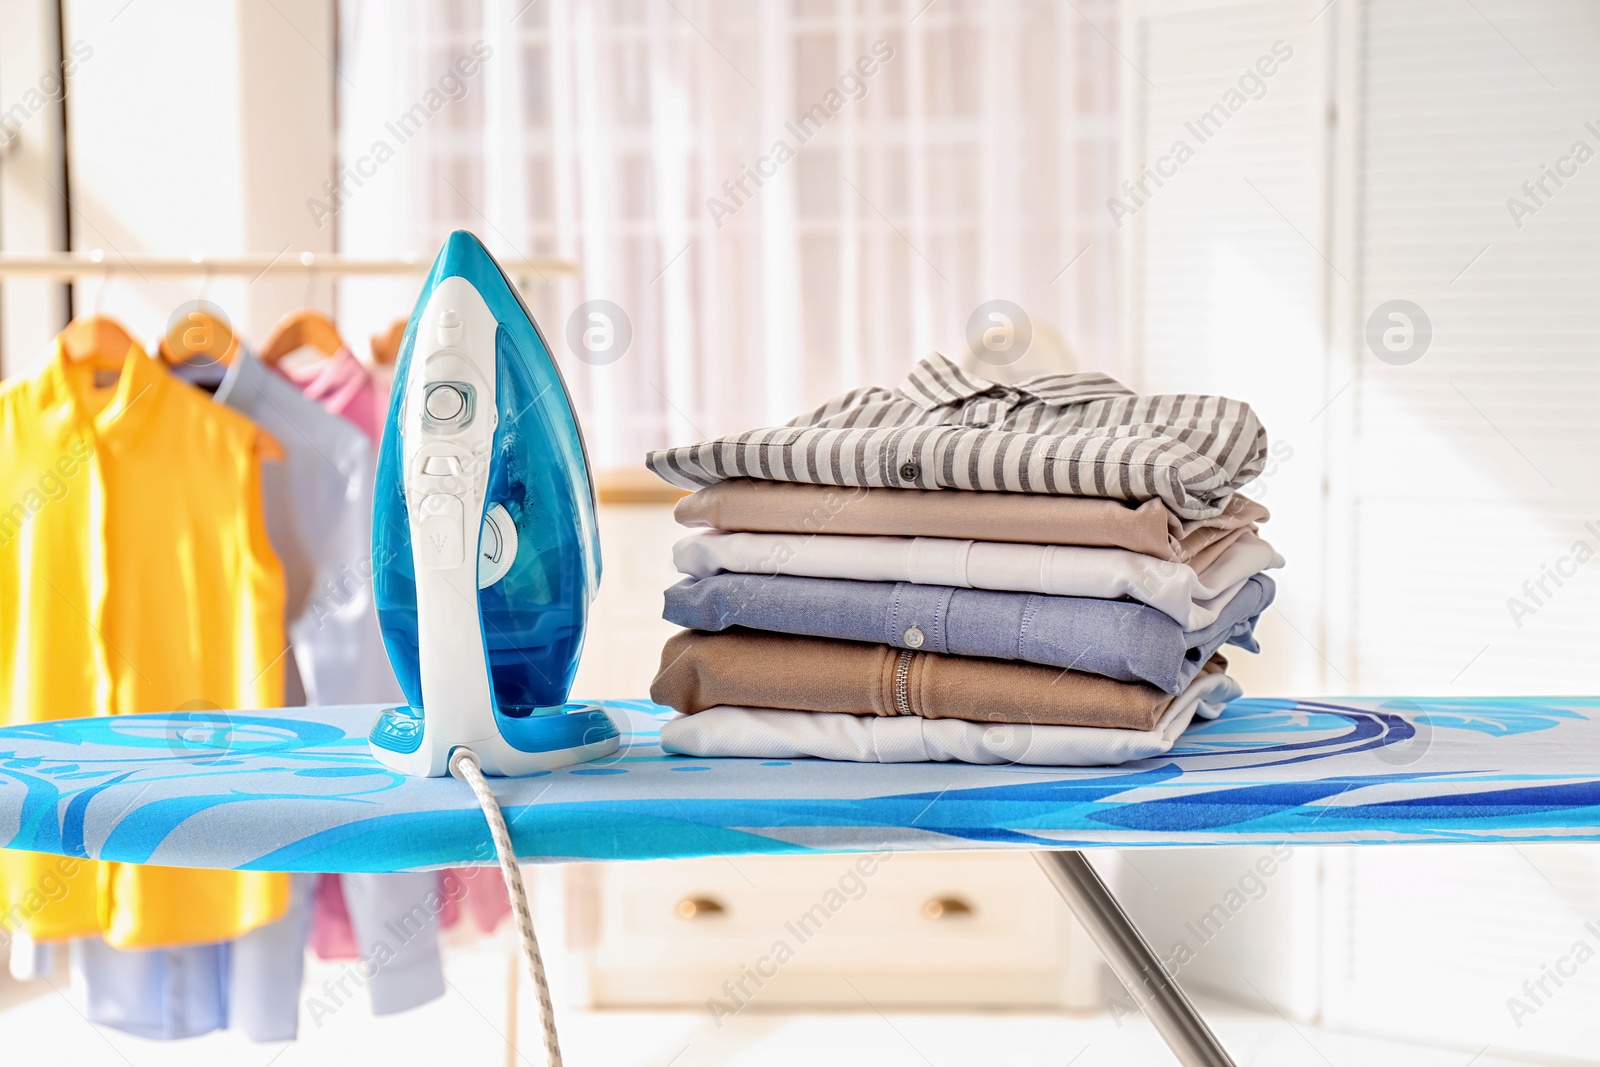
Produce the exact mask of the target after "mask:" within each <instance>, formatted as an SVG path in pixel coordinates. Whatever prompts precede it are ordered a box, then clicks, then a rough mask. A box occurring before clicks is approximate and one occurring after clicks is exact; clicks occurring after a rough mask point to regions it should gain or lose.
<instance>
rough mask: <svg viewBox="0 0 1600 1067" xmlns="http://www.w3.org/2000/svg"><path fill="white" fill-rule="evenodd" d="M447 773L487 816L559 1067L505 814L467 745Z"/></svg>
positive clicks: (551, 1057)
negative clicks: (467, 790)
mask: <svg viewBox="0 0 1600 1067" xmlns="http://www.w3.org/2000/svg"><path fill="white" fill-rule="evenodd" d="M450 773H451V775H452V776H454V777H456V778H459V779H461V780H462V781H463V782H466V783H467V785H469V786H471V787H472V792H473V795H475V796H476V797H477V798H478V806H479V807H481V808H483V817H484V818H485V819H486V820H488V823H489V835H490V836H491V837H492V838H494V850H495V853H496V854H497V855H498V856H499V857H500V873H501V874H503V875H504V876H505V879H506V890H507V892H508V893H509V894H510V896H511V910H512V912H513V913H514V914H515V915H516V919H517V935H518V936H519V938H520V939H521V941H522V955H523V958H525V959H526V960H527V961H528V973H529V974H531V975H532V976H533V989H534V992H535V993H536V994H537V995H538V998H539V1022H540V1024H541V1025H542V1026H543V1028H544V1055H545V1063H546V1064H547V1067H561V1043H560V1042H559V1041H558V1040H557V1039H556V1011H555V1006H554V1005H553V1004H552V1003H551V1001H550V983H549V981H548V980H547V979H546V978H545V974H544V957H543V956H541V955H540V954H539V939H538V937H536V936H535V935H534V932H533V915H532V913H531V912H530V911H529V910H528V891H527V889H526V888H524V886H523V884H522V869H521V868H520V867H518V866H517V853H516V851H515V850H514V849H513V848H512V847H511V831H510V830H509V829H508V828H507V827H506V817H505V814H504V813H503V812H502V811H501V810H500V803H499V801H497V800H495V798H494V791H493V790H491V789H490V788H489V782H488V779H486V778H485V777H484V775H483V767H482V766H481V765H480V764H479V763H478V757H477V756H476V755H475V754H474V753H473V752H472V750H471V749H468V748H458V749H456V750H455V751H454V752H452V753H451V754H450Z"/></svg>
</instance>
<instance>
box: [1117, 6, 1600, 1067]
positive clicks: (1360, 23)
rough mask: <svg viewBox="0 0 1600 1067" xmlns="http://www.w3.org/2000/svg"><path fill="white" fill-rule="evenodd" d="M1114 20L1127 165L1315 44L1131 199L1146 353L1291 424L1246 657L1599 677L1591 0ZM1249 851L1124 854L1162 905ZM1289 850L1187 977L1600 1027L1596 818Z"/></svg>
mask: <svg viewBox="0 0 1600 1067" xmlns="http://www.w3.org/2000/svg"><path fill="white" fill-rule="evenodd" d="M1125 26H1126V30H1125V38H1124V40H1125V41H1126V42H1127V47H1126V48H1125V49H1124V51H1125V52H1126V53H1127V54H1128V56H1129V60H1130V64H1129V69H1128V71H1127V76H1126V77H1125V80H1124V84H1125V85H1126V86H1128V87H1129V88H1128V93H1127V99H1128V101H1129V115H1130V119H1131V120H1132V122H1133V127H1132V128H1133V129H1134V130H1135V131H1136V133H1135V134H1134V135H1133V136H1131V137H1130V138H1129V143H1130V146H1132V147H1134V148H1135V149H1136V150H1137V151H1140V152H1142V153H1143V155H1142V156H1141V157H1136V158H1134V159H1132V160H1130V161H1129V163H1128V164H1126V167H1127V169H1128V170H1129V171H1130V173H1131V174H1132V175H1134V176H1135V177H1137V176H1138V175H1139V174H1140V173H1141V170H1140V168H1141V167H1142V166H1143V165H1144V163H1146V162H1149V161H1151V159H1152V158H1154V159H1160V158H1161V156H1162V155H1164V154H1170V149H1171V145H1170V143H1169V142H1171V141H1173V140H1175V139H1179V138H1183V137H1185V136H1187V137H1188V139H1189V140H1190V141H1191V142H1194V141H1196V140H1198V139H1199V138H1198V137H1197V136H1196V135H1195V134H1194V133H1193V132H1192V131H1190V130H1189V128H1188V127H1187V126H1186V125H1185V124H1186V123H1192V122H1194V121H1195V120H1196V118H1197V117H1198V116H1199V115H1200V114H1201V113H1202V112H1203V111H1205V110H1207V109H1209V108H1210V106H1211V104H1212V103H1213V102H1214V101H1216V100H1220V99H1222V96H1223V94H1224V92H1225V90H1226V88H1227V85H1228V83H1229V81H1230V80H1231V79H1233V78H1235V77H1236V74H1237V72H1238V71H1240V70H1242V69H1243V67H1244V66H1245V64H1246V63H1248V62H1249V61H1250V59H1251V58H1253V54H1260V53H1264V52H1265V51H1266V50H1267V48H1268V47H1269V45H1270V43H1271V42H1272V41H1273V40H1276V39H1280V38H1281V39H1282V40H1284V41H1285V42H1287V43H1288V44H1289V45H1290V46H1291V47H1293V49H1294V57H1293V58H1292V60H1290V61H1289V62H1287V63H1283V64H1281V65H1280V66H1279V68H1278V71H1277V73H1276V74H1274V75H1273V80H1272V81H1271V82H1270V83H1269V87H1268V89H1267V90H1266V91H1265V92H1261V93H1259V99H1254V98H1251V94H1249V93H1246V94H1244V95H1245V97H1246V99H1245V101H1244V102H1242V103H1241V104H1240V106H1239V107H1238V108H1237V109H1236V110H1231V111H1230V114H1229V115H1228V117H1227V118H1226V120H1225V121H1222V122H1220V123H1219V124H1218V125H1219V128H1218V129H1217V130H1215V131H1209V130H1202V131H1201V132H1203V133H1210V136H1208V138H1207V139H1206V142H1205V144H1204V145H1203V146H1202V147H1200V148H1199V150H1198V151H1197V152H1196V153H1195V155H1194V157H1193V159H1190V160H1187V161H1185V162H1183V163H1182V164H1181V165H1179V166H1177V167H1176V168H1175V170H1176V173H1175V174H1174V175H1173V176H1172V177H1170V178H1167V179H1165V181H1166V184H1165V185H1163V186H1161V187H1160V188H1158V189H1154V190H1153V191H1152V192H1151V194H1150V195H1149V196H1147V197H1145V198H1144V199H1145V201H1146V202H1145V203H1144V204H1142V205H1138V210H1137V211H1136V212H1135V213H1134V214H1132V215H1131V216H1130V217H1128V218H1127V219H1126V220H1125V230H1126V231H1127V232H1128V239H1129V245H1128V247H1129V250H1130V253H1129V260H1128V274H1129V278H1130V285H1129V290H1130V292H1129V295H1130V301H1129V317H1128V329H1127V336H1128V339H1129V352H1130V361H1131V363H1132V365H1133V366H1134V367H1135V368H1136V369H1137V375H1138V377H1139V378H1140V382H1141V384H1142V385H1143V386H1144V387H1145V388H1147V389H1154V388H1162V389H1165V388H1170V387H1174V386H1177V385H1186V386H1190V387H1205V388H1212V389H1219V390H1221V391H1224V392H1230V393H1234V394H1236V395H1241V396H1244V397H1247V398H1248V399H1249V400H1250V401H1251V402H1252V403H1253V404H1255V405H1256V406H1257V407H1258V408H1259V409H1260V410H1261V412H1262V414H1263V417H1264V418H1265V420H1266V423H1267V426H1268V429H1269V431H1270V432H1271V434H1272V437H1273V439H1274V441H1275V442H1278V443H1280V444H1281V445H1285V446H1287V448H1289V449H1290V450H1292V454H1290V455H1287V456H1285V457H1284V458H1283V461H1282V462H1280V463H1279V464H1277V466H1276V469H1275V472H1274V473H1273V474H1271V475H1269V476H1267V477H1265V478H1263V479H1262V484H1261V485H1260V486H1257V487H1255V488H1254V491H1255V492H1257V493H1258V495H1261V496H1262V497H1263V499H1264V500H1265V501H1266V502H1267V503H1268V504H1269V506H1271V507H1272V509H1273V511H1274V516H1273V520H1272V522H1271V524H1270V525H1269V527H1268V532H1269V535H1270V536H1271V538H1272V540H1273V541H1274V542H1275V543H1277V544H1278V545H1280V547H1281V548H1282V549H1283V551H1284V553H1285V555H1286V556H1288V557H1289V562H1290V565H1289V567H1288V568H1287V569H1286V570H1284V571H1283V572H1281V578H1280V579H1279V581H1280V588H1281V589H1282V594H1281V596H1280V600H1279V603H1278V605H1277V606H1275V608H1274V609H1273V610H1272V612H1271V613H1270V614H1269V618H1268V620H1267V621H1266V622H1265V623H1264V625H1263V627H1262V635H1263V643H1264V644H1266V645H1268V646H1269V647H1268V650H1267V653H1266V654H1265V655H1263V656H1262V657H1260V658H1259V660H1258V661H1257V662H1247V663H1245V664H1243V666H1242V670H1241V673H1246V672H1248V673H1247V677H1246V682H1247V689H1250V690H1253V691H1255V692H1257V693H1288V692H1296V693H1323V694H1337V693H1367V694H1396V695H1401V694H1408V693H1410V694H1416V693H1421V694H1430V695H1445V696H1448V695H1454V694H1461V695H1466V694H1474V693H1489V694H1493V693H1513V692H1514V693H1533V694H1538V693H1572V692H1589V693H1592V692H1595V691H1596V690H1597V688H1600V655H1597V653H1600V598H1597V597H1596V592H1597V591H1600V584H1597V583H1600V561H1596V562H1591V559H1592V558H1594V557H1600V480H1597V479H1596V478H1595V476H1594V474H1593V468H1594V465H1595V461H1596V458H1597V457H1600V430H1597V428H1596V427H1597V423H1596V419H1595V413H1596V412H1597V411H1600V303H1597V301H1596V300H1595V293H1596V292H1600V242H1597V240H1596V239H1597V238H1600V163H1596V162H1592V161H1591V160H1592V159H1593V158H1595V156H1596V154H1600V91H1597V90H1600V71H1597V68H1596V67H1595V64H1594V63H1593V56H1594V52H1595V49H1596V46H1597V45H1600V8H1596V7H1595V6H1594V5H1592V4H1587V3H1581V2H1578V0H1547V2H1541V3H1538V4H1516V3H1510V2H1505V0H1501V2H1494V0H1474V2H1473V3H1458V2H1455V0H1366V2H1365V3H1350V2H1348V0H1337V2H1335V3H1332V4H1325V3H1324V0H1310V2H1301V0H1282V2H1270V3H1259V4H1243V5H1240V4H1226V3H1204V2H1198V0H1191V2H1183V0H1162V2H1157V0H1148V2H1144V3H1139V4H1135V5H1132V6H1131V7H1130V8H1129V9H1128V11H1127V12H1126V14H1125ZM1302 61H1303V62H1302ZM1135 64H1137V66H1138V68H1139V69H1133V68H1134V65H1135ZM1252 87H1253V83H1252ZM1580 143H1581V147H1580ZM1169 169H1170V168H1169ZM1524 183H1528V184H1527V185H1525V184H1524ZM1397 301H1403V302H1405V303H1394V302H1397ZM1395 316H1399V317H1395ZM1424 341H1425V342H1426V343H1425V344H1424ZM1481 727H1482V728H1483V729H1495V728H1496V726H1495V725H1494V724H1491V723H1483V724H1481ZM1248 858H1249V857H1247V856H1244V855H1242V854H1240V853H1236V852H1216V853H1207V854H1205V855H1204V856H1183V855H1178V854H1173V855H1161V856H1152V857H1135V859H1136V861H1137V863H1138V865H1139V867H1140V871H1139V872H1137V873H1136V874H1129V873H1127V872H1124V877H1123V879H1122V883H1121V884H1122V886H1123V889H1124V891H1125V892H1126V893H1128V895H1129V897H1130V905H1131V906H1132V907H1133V909H1134V910H1135V911H1136V912H1137V913H1139V914H1140V917H1141V919H1145V918H1146V915H1147V914H1148V916H1149V921H1151V922H1152V923H1154V924H1155V925H1154V926H1153V927H1152V929H1154V930H1155V931H1156V932H1157V938H1158V941H1159V939H1160V937H1161V936H1162V934H1161V932H1160V931H1161V929H1162V928H1161V926H1160V924H1161V922H1162V921H1163V919H1162V914H1161V909H1159V908H1157V907H1154V906H1153V905H1154V903H1155V901H1156V900H1160V901H1161V902H1163V903H1164V905H1165V910H1166V912H1167V914H1168V916H1169V917H1170V915H1171V914H1173V913H1176V914H1177V915H1178V916H1180V917H1181V916H1183V915H1187V914H1191V913H1193V911H1194V909H1192V908H1189V909H1188V910H1185V909H1186V906H1187V903H1188V902H1187V901H1186V900H1184V899H1182V898H1181V896H1180V898H1178V899H1175V898H1174V897H1173V896H1172V894H1171V893H1170V892H1166V893H1156V892H1155V891H1154V890H1151V891H1149V892H1146V891H1145V889H1144V887H1145V886H1148V885H1152V884H1155V885H1166V886H1173V885H1189V884H1195V885H1204V884H1212V883H1216V884H1222V883H1223V882H1226V881H1227V880H1228V878H1229V877H1230V875H1231V876H1233V877H1236V876H1237V874H1238V871H1239V870H1242V869H1244V866H1245V864H1246V861H1247V860H1248ZM1230 865H1231V866H1230ZM1284 870H1285V871H1286V872H1289V871H1292V872H1294V873H1295V874H1296V877H1294V878H1290V879H1280V880H1278V881H1277V882H1275V883H1274V884H1273V885H1272V886H1271V887H1270V891H1269V892H1268V893H1267V894H1266V895H1265V896H1264V897H1263V899H1262V900H1261V901H1260V902H1258V903H1254V904H1252V907H1251V909H1250V913H1249V915H1247V916H1245V917H1243V919H1242V920H1241V921H1240V922H1239V923H1237V924H1235V925H1234V926H1232V927H1230V929H1229V930H1228V931H1226V932H1225V934H1224V935H1223V937H1222V938H1221V939H1220V940H1219V942H1218V944H1217V945H1216V946H1213V947H1208V949H1207V950H1206V952H1204V953H1202V954H1200V955H1199V957H1198V958H1197V959H1196V960H1195V961H1194V963H1193V964H1192V965H1191V966H1190V967H1189V968H1188V969H1186V971H1185V978H1186V980H1188V981H1191V982H1192V983H1194V984H1200V985H1205V986H1208V987H1209V988H1211V989H1213V990H1217V991H1221V992H1224V993H1227V994H1230V995H1233V996H1236V997H1238V998H1240V999H1245V1000H1259V999H1261V998H1262V997H1266V998H1267V999H1269V1000H1272V1001H1273V1002H1274V1005H1275V1006H1276V1007H1278V1008H1280V1010H1284V1011H1285V1013H1286V1014H1288V1015H1291V1016H1292V1017H1296V1018H1304V1019H1310V1018H1318V1017H1320V1019H1321V1020H1322V1021H1323V1022H1324V1023H1326V1024H1328V1025H1331V1026H1335V1027H1342V1028H1348V1029H1352V1030H1365V1031H1375V1032H1383V1033H1387V1034H1392V1035H1399V1036H1404V1037H1411V1038H1414V1039H1417V1040H1423V1041H1428V1042H1430V1043H1436V1044H1445V1045H1456V1046H1459V1047H1461V1048H1463V1049H1464V1050H1466V1051H1467V1053H1468V1054H1471V1053H1476V1052H1478V1051H1480V1050H1481V1049H1483V1048H1484V1047H1485V1046H1486V1045H1491V1044H1492V1045H1493V1046H1495V1047H1496V1048H1507V1049H1520V1050H1525V1051H1530V1052H1540V1053H1548V1054H1562V1055H1568V1056H1579V1055H1584V1056H1587V1055H1591V1054H1592V1036H1589V1035H1592V1031H1589V1030H1587V1029H1586V1027H1588V1026H1589V1020H1590V1019H1592V1006H1593V1004H1594V1002H1595V998H1596V997H1597V996H1600V971H1596V972H1595V973H1594V974H1593V975H1591V974H1590V973H1589V971H1588V970H1585V969H1584V968H1582V967H1581V966H1577V967H1575V953H1576V955H1579V956H1582V955H1584V953H1583V952H1579V951H1578V950H1577V948H1576V946H1577V945H1578V944H1579V943H1585V944H1586V945H1587V949H1588V951H1595V952H1600V932H1597V931H1600V924H1597V928H1590V927H1589V926H1587V925H1586V923H1587V922H1589V921H1591V920H1594V919H1595V918H1596V917H1597V916H1600V912H1597V911H1596V909H1595V908H1594V906H1593V901H1594V900H1596V899H1600V896H1597V893H1600V869H1597V867H1596V861H1595V860H1594V859H1593V856H1592V849H1588V848H1585V847H1576V846H1574V847H1566V846H1560V845H1543V846H1536V847H1535V846H1524V847H1521V848H1494V847H1484V848H1476V849H1468V850H1454V849H1452V850H1440V849H1428V848H1402V847H1396V848H1385V849H1377V850H1374V849H1350V850H1335V851H1331V852H1324V851H1318V850H1301V851H1300V852H1299V853H1297V854H1296V857H1295V859H1294V860H1293V861H1292V862H1291V863H1289V864H1287V865H1285V867H1284ZM1307 872H1310V873H1309V874H1307ZM1302 874H1307V876H1305V877H1300V875H1302ZM1201 895H1203V893H1202V894H1201ZM1146 898H1149V899H1146ZM1197 902H1198V901H1197ZM1141 908H1143V909H1144V910H1143V911H1140V909H1141ZM1169 925H1170V926H1171V928H1172V930H1179V929H1181V925H1180V924H1177V922H1176V920H1173V922H1172V923H1169ZM1308 925H1309V926H1310V927H1311V928H1313V929H1315V931H1316V936H1315V937H1313V938H1310V939H1307V938H1306V937H1305V936H1304V934H1305V931H1306V928H1307V926H1308ZM1558 964H1559V965H1560V966H1562V967H1563V968H1564V970H1563V971H1562V975H1563V976H1564V977H1563V982H1564V983H1565V985H1564V987H1563V986H1561V985H1557V984H1555V983H1553V982H1552V981H1551V980H1549V979H1548V978H1545V975H1546V973H1547V972H1548V970H1549V969H1550V968H1553V967H1556V966H1557V965H1558ZM1567 970H1575V975H1569V974H1567V973H1566V971H1567ZM1540 979H1544V986H1543V990H1544V991H1545V992H1541V991H1540V986H1539V985H1538V984H1537V983H1538V982H1539V981H1540ZM1525 980H1527V981H1529V982H1531V983H1534V984H1533V987H1532V988H1533V989H1534V993H1533V994H1532V996H1530V994H1529V993H1528V991H1527V990H1526V989H1525V988H1524V986H1523V982H1524V981H1525ZM1550 993H1554V994H1555V995H1553V996H1552V995H1549V994H1550ZM1534 997H1537V1000H1535V999H1533V998H1534ZM1526 1009H1532V1010H1531V1011H1528V1010H1526Z"/></svg>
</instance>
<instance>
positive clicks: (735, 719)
mask: <svg viewBox="0 0 1600 1067" xmlns="http://www.w3.org/2000/svg"><path fill="white" fill-rule="evenodd" d="M1241 695H1242V692H1241V690H1240V689H1239V683H1238V682H1235V681H1234V680H1233V679H1232V678H1229V677H1228V676H1227V675H1226V674H1202V675H1200V676H1199V677H1197V678H1196V679H1195V680H1194V681H1193V682H1191V683H1189V687H1188V688H1187V689H1185V690H1184V691H1183V692H1182V693H1180V694H1178V696H1177V698H1176V699H1174V700H1173V702H1172V704H1171V705H1170V706H1169V707H1168V708H1167V712H1166V714H1165V715H1163V716H1162V717H1161V721H1160V722H1158V723H1156V725H1155V727H1154V728H1153V729H1149V730H1113V729H1107V728H1104V727H1094V726H1031V725H1029V724H1027V723H987V722H968V721H966V720H964V719H923V718H919V717H917V716H911V715H896V716H891V717H883V716H878V715H847V714H844V713H841V712H815V711H778V710H773V709H770V708H738V707H731V706H729V705H726V704H724V705H720V706H718V707H714V708H707V709H706V710H705V711H701V712H697V713H695V714H693V715H684V716H680V717H679V718H676V719H673V720H671V721H670V722H668V723H667V724H666V725H664V726H662V727H661V747H662V748H663V749H664V750H666V751H667V752H675V753H679V754H681V755H685V756H708V757H709V756H740V757H745V758H748V759H800V758H805V757H816V758H819V759H831V760H850V761H852V762H855V763H917V762H923V761H928V760H940V761H954V762H959V763H1004V764H1013V763H1024V764H1030V765H1038V766H1045V767H1105V766H1110V765H1112V764H1117V763H1127V762H1130V761H1132V760H1139V759H1149V758H1150V757H1152V756H1159V755H1162V754H1163V753H1165V752H1167V751H1168V750H1169V749H1171V748H1172V746H1173V745H1174V744H1175V743H1176V742H1177V740H1178V735H1179V734H1181V733H1183V731H1184V730H1185V729H1187V728H1188V726H1189V723H1190V722H1191V721H1193V719H1194V717H1195V716H1196V715H1199V716H1200V717H1201V718H1205V719H1214V718H1216V717H1217V716H1218V715H1220V714H1222V709H1223V708H1224V707H1225V706H1226V705H1227V703H1228V701H1230V700H1234V699H1236V698H1238V697H1239V696H1241Z"/></svg>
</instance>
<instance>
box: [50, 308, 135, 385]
mask: <svg viewBox="0 0 1600 1067" xmlns="http://www.w3.org/2000/svg"><path fill="white" fill-rule="evenodd" d="M60 337H61V347H62V350H63V351H64V352H65V353H66V356H67V361H68V362H70V363H93V364H94V366H95V367H96V368H97V369H100V370H116V371H120V370H121V369H122V365H123V364H124V363H125V362H126V361H127V359H128V353H129V351H131V350H132V349H133V337H132V336H131V335H130V334H129V333H128V331H127V330H126V329H125V328H124V327H123V325H122V324H121V323H120V322H118V321H117V320H116V319H113V318H111V317H110V316H109V315H85V316H83V317H81V318H76V319H73V320H72V321H71V322H69V323H67V328H66V329H64V330H62V331H61V334H60Z"/></svg>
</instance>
